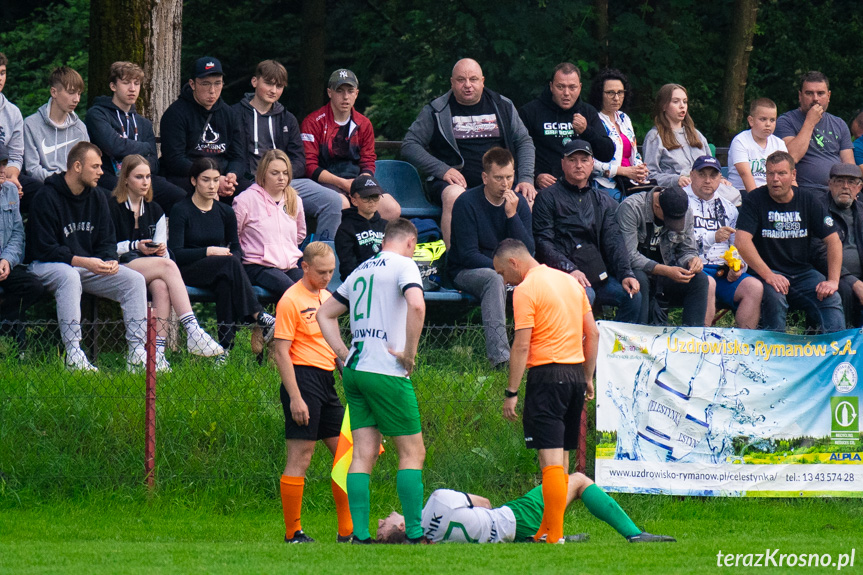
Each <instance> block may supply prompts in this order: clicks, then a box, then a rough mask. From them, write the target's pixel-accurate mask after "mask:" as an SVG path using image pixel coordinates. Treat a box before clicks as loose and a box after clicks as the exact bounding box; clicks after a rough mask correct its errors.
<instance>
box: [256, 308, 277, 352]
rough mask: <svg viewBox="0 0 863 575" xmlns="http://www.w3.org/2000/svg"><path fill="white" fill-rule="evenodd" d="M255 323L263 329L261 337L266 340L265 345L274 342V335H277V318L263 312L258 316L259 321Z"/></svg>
mask: <svg viewBox="0 0 863 575" xmlns="http://www.w3.org/2000/svg"><path fill="white" fill-rule="evenodd" d="M255 323H257V325H258V327H260V328H261V337H262V339H263V340H264V341H263V343H264V345H267V344H268V343H270V342H271V341H273V334H275V333H276V318H274V317H273V316H271V315H270V314H268V313H267V312H265V311H262V312H261V313H259V314H258V319H257V321H256V322H255Z"/></svg>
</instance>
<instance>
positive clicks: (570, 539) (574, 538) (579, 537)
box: [563, 533, 590, 543]
mask: <svg viewBox="0 0 863 575" xmlns="http://www.w3.org/2000/svg"><path fill="white" fill-rule="evenodd" d="M563 540H564V541H566V542H567V543H584V542H585V541H590V535H588V534H587V533H576V534H574V535H564V536H563Z"/></svg>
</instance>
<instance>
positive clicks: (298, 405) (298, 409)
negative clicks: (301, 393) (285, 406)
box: [291, 399, 309, 426]
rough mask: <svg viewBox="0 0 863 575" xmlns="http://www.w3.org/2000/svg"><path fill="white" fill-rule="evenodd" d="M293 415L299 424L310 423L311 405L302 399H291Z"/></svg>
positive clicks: (295, 421)
mask: <svg viewBox="0 0 863 575" xmlns="http://www.w3.org/2000/svg"><path fill="white" fill-rule="evenodd" d="M291 417H292V418H293V420H294V423H296V424H297V425H302V426H306V425H308V424H309V406H308V405H306V402H305V401H303V400H302V399H300V400H299V401H295V400H293V399H292V400H291Z"/></svg>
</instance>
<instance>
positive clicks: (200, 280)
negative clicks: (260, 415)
mask: <svg viewBox="0 0 863 575" xmlns="http://www.w3.org/2000/svg"><path fill="white" fill-rule="evenodd" d="M220 176H221V173H220V172H219V164H218V162H216V160H214V159H213V158H209V157H201V158H198V159H197V160H195V162H194V163H193V164H192V167H191V169H190V170H189V178H190V179H191V182H192V186H193V188H194V190H195V191H194V193H193V194H192V195H191V197H188V198H186V199H185V200H182V201H179V202H177V203H176V204H175V205H174V209H173V210H171V219H170V222H169V225H170V234H169V240H168V247H169V248H170V249H171V251H172V252H174V257H175V258H176V259H177V265H178V266H179V268H180V273H181V274H182V276H183V281H184V282H185V284H186V285H189V286H194V287H199V288H205V289H211V290H213V291H214V292H216V321H217V322H218V324H219V343H220V344H221V345H222V346H223V347H224V348H225V349H230V348H231V347H232V346H233V343H234V334H235V332H236V323H237V322H240V321H243V320H245V318H252V319H253V320H254V321H255V323H256V328H258V329H259V330H260V334H261V337H262V338H263V340H264V342H265V343H269V341H271V340H272V339H273V330H274V327H275V323H276V321H275V319H274V318H273V316H271V315H270V314H268V313H266V312H265V311H264V308H263V306H262V305H261V304H260V302H258V298H257V297H256V295H255V290H254V288H253V287H252V283H251V282H250V281H249V276H247V275H246V270H245V269H244V268H243V263H242V257H243V250H242V249H241V248H240V240H239V238H238V237H237V218H236V216H235V215H234V210H232V209H231V207H230V206H228V205H227V204H225V203H222V202H220V201H219V177H220Z"/></svg>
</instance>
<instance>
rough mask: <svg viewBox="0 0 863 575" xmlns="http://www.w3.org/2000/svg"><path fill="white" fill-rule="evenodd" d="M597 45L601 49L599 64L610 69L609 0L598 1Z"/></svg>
mask: <svg viewBox="0 0 863 575" xmlns="http://www.w3.org/2000/svg"><path fill="white" fill-rule="evenodd" d="M594 9H595V10H596V45H597V47H598V48H599V54H598V56H599V62H600V64H601V67H602V68H608V0H596V2H595V4H594Z"/></svg>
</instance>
